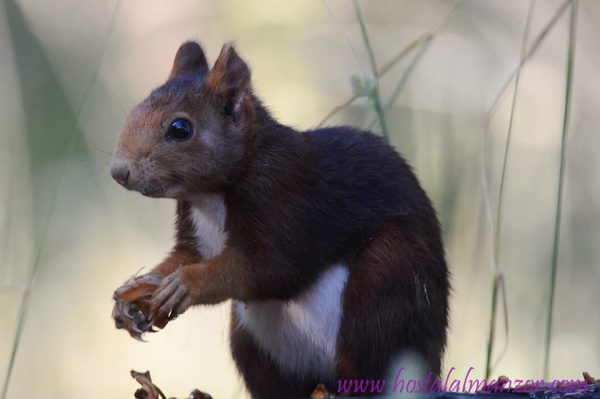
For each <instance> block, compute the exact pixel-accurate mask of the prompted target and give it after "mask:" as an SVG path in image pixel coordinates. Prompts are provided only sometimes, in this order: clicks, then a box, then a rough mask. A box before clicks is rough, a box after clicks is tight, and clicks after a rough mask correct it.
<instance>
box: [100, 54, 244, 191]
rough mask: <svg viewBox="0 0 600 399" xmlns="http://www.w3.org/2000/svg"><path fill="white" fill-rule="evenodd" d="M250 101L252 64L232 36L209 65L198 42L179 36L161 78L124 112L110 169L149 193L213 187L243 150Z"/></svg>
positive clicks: (230, 172) (121, 179) (223, 179)
mask: <svg viewBox="0 0 600 399" xmlns="http://www.w3.org/2000/svg"><path fill="white" fill-rule="evenodd" d="M253 102H254V100H253V96H252V91H251V85H250V69H249V68H248V66H247V65H246V63H245V62H244V61H243V60H242V59H241V58H240V57H239V56H238V54H237V53H236V51H235V49H234V48H233V46H232V45H231V44H230V43H227V44H225V45H224V46H223V48H222V50H221V53H220V54H219V57H218V58H217V60H216V62H215V64H214V66H213V67H212V69H210V70H209V68H208V64H207V62H206V57H205V56H204V52H203V51H202V48H201V47H200V45H198V43H195V42H187V43H184V44H182V45H181V47H179V50H178V51H177V54H176V55H175V61H174V63H173V68H172V70H171V74H170V75H169V79H168V80H167V82H166V83H165V84H164V85H162V86H160V87H159V88H157V89H156V90H154V91H153V92H152V93H151V94H150V95H149V96H148V97H147V98H146V99H145V100H144V101H142V102H141V103H140V104H139V105H138V106H137V107H136V108H135V109H134V110H133V111H132V112H131V114H130V115H129V117H128V119H127V122H126V124H125V127H124V129H123V131H122V133H121V136H120V138H119V143H118V147H117V151H116V153H115V156H114V158H113V160H112V162H111V167H110V168H111V175H112V176H113V178H114V179H115V180H116V181H117V182H119V183H120V184H121V185H123V186H124V187H126V188H127V189H130V190H135V191H139V192H141V193H142V194H144V195H147V196H151V197H168V198H186V197H188V196H191V195H194V194H196V193H199V192H202V191H207V190H214V189H218V188H219V187H221V186H223V185H224V184H227V183H228V182H229V181H230V179H231V177H232V175H233V173H234V172H235V171H236V170H237V168H239V164H240V161H241V160H242V158H243V157H244V154H245V150H246V147H247V142H248V140H249V137H248V136H249V133H248V130H249V129H247V128H246V126H248V125H249V123H251V120H252V117H253V113H254V106H253Z"/></svg>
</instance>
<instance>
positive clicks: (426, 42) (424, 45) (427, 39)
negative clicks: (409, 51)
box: [367, 0, 464, 130]
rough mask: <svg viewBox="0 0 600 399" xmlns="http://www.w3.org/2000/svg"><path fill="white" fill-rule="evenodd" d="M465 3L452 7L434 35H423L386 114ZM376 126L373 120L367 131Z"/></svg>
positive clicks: (393, 94)
mask: <svg viewBox="0 0 600 399" xmlns="http://www.w3.org/2000/svg"><path fill="white" fill-rule="evenodd" d="M463 2H464V0H460V1H459V2H457V3H456V4H455V5H454V7H452V9H451V10H450V12H448V14H447V15H446V17H445V18H444V19H443V20H442V22H441V23H440V24H439V25H438V27H437V28H436V29H435V31H434V32H433V33H427V34H425V35H423V39H422V41H421V43H420V47H419V50H418V51H417V54H416V55H415V56H414V58H413V60H412V61H411V63H410V64H409V65H408V67H407V68H406V71H405V72H404V73H403V74H402V77H401V78H400V80H399V81H398V83H396V86H395V87H394V89H393V90H392V93H391V94H390V98H389V99H388V101H387V103H386V104H385V108H384V111H385V113H386V114H387V113H388V112H389V111H390V109H391V108H392V107H393V106H394V104H395V103H396V100H397V99H398V96H399V95H400V93H401V92H402V89H403V88H404V86H405V85H406V83H407V82H408V79H409V77H410V76H411V75H412V73H413V71H414V70H415V68H416V67H417V65H418V64H419V62H420V61H421V59H422V58H423V55H425V52H426V51H427V50H428V49H429V46H431V43H432V42H433V39H435V38H436V37H437V36H438V35H439V34H440V32H442V31H443V30H444V29H445V28H446V26H448V23H449V22H450V20H451V19H452V16H453V15H454V12H455V11H456V10H457V9H458V8H459V7H460V6H461V5H462V4H463ZM376 124H377V120H376V119H374V120H372V121H371V123H369V125H368V127H367V130H371V129H372V128H373V127H374V126H375V125H376Z"/></svg>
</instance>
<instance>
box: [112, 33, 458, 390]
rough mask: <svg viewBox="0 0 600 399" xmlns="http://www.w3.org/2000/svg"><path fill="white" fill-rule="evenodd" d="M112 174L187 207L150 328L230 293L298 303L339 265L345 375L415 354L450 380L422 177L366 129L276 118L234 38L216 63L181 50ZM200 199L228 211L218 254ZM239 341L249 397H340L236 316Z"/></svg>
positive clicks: (191, 48) (444, 302) (440, 264)
mask: <svg viewBox="0 0 600 399" xmlns="http://www.w3.org/2000/svg"><path fill="white" fill-rule="evenodd" d="M180 117H184V118H186V119H187V120H189V121H190V122H191V124H192V125H193V127H194V132H193V135H192V136H191V138H189V139H188V140H185V141H180V142H173V141H172V140H169V139H168V129H169V125H170V124H171V122H172V121H173V120H174V119H176V118H180ZM112 171H113V176H115V178H117V177H118V179H117V180H119V181H120V182H121V184H123V185H124V186H125V187H127V188H128V189H131V190H136V191H140V192H141V193H142V194H144V195H147V196H152V197H168V198H174V199H176V200H177V203H178V207H177V243H176V245H175V248H174V249H173V251H172V252H171V254H170V255H169V256H168V257H167V259H166V260H165V261H163V262H162V263H161V264H160V265H159V266H157V267H156V268H155V269H153V270H152V271H151V273H150V274H151V275H153V274H154V275H160V277H161V279H162V283H161V287H160V288H159V289H158V290H157V291H156V292H155V293H153V298H152V300H151V306H150V313H151V314H153V315H154V318H155V319H160V320H162V319H166V318H170V317H171V318H172V317H174V316H177V315H178V314H180V313H182V312H184V311H185V310H186V309H187V308H188V307H190V306H193V305H198V304H214V303H219V302H222V301H225V300H228V299H235V300H239V301H243V302H245V303H253V302H259V301H263V300H279V301H288V300H291V299H294V298H295V297H297V296H298V295H299V294H301V293H303V292H305V291H306V290H308V289H309V288H310V287H311V286H312V285H313V284H314V283H315V282H316V281H317V280H318V279H319V277H320V276H321V275H323V273H324V272H326V271H327V270H328V268H329V267H330V266H331V265H333V264H339V263H342V264H345V265H347V267H348V271H349V277H348V280H347V283H346V287H345V290H344V293H343V298H342V305H343V316H342V320H341V326H340V330H339V335H338V341H337V349H336V356H335V362H336V370H335V372H336V375H335V378H369V377H372V378H382V377H383V376H384V374H385V373H386V371H387V369H388V367H389V366H390V365H391V362H392V361H393V360H394V359H395V358H396V356H399V355H402V354H408V353H416V354H418V355H420V356H421V357H422V358H423V360H424V362H425V364H426V365H427V367H428V369H429V371H432V372H433V373H434V374H438V373H439V372H440V363H441V355H442V353H443V350H444V346H445V343H446V327H447V323H448V294H449V282H448V270H447V267H446V263H445V260H444V252H443V247H442V241H441V234H440V229H439V226H438V222H437V218H436V216H435V212H434V211H433V208H432V207H431V204H430V202H429V200H428V198H427V196H426V195H425V193H424V192H423V190H422V189H421V187H420V185H419V183H418V181H417V179H416V177H415V176H414V174H413V173H412V171H411V170H410V168H409V167H408V165H406V163H405V162H404V160H403V159H402V158H401V157H400V156H399V155H398V154H397V153H396V152H395V151H394V150H393V149H392V148H391V147H389V146H387V145H385V144H383V143H382V142H381V140H380V139H379V138H378V137H376V136H374V135H372V134H370V133H366V132H359V131H356V130H354V129H351V128H343V127H340V128H330V129H321V130H315V131H309V132H305V133H300V132H296V131H295V130H293V129H291V128H289V127H286V126H283V125H281V124H279V123H277V122H276V121H275V120H274V119H273V118H272V117H271V116H270V115H269V113H268V112H267V111H266V109H265V108H264V107H263V106H262V104H261V103H260V101H259V100H258V99H257V98H256V97H255V96H254V95H253V94H252V88H251V79H250V69H249V68H248V66H247V65H246V63H245V62H244V61H243V60H242V59H241V58H240V57H239V56H238V54H237V53H236V51H235V49H234V48H233V46H231V45H230V44H226V45H225V46H224V47H223V49H222V51H221V53H220V55H219V57H218V58H217V60H216V62H215V65H214V66H213V67H212V69H210V70H208V66H207V65H206V59H205V57H204V54H203V52H202V50H201V49H200V47H199V46H198V45H197V44H195V43H192V44H190V43H186V44H184V45H182V47H181V48H180V49H179V51H178V52H177V56H176V59H175V62H174V65H173V68H172V72H171V75H170V78H169V80H168V81H167V83H166V84H165V85H163V86H161V87H160V88H158V89H156V90H155V91H153V92H152V93H151V94H150V96H149V97H148V98H147V99H146V100H144V101H143V102H142V103H141V104H140V105H139V106H138V107H137V108H136V109H135V110H134V111H133V112H132V113H131V115H130V117H129V119H128V121H127V124H126V126H125V128H124V130H123V133H122V135H121V138H120V140H119V146H118V150H117V154H116V157H115V161H114V164H113V170H112ZM203 193H204V194H206V193H213V194H219V195H222V197H223V199H224V204H225V207H226V210H227V217H226V221H225V229H226V231H227V234H228V239H227V242H226V246H225V249H224V250H223V251H222V252H221V253H220V254H218V255H216V256H214V257H212V258H209V257H207V256H206V255H205V254H202V253H200V251H199V250H198V247H197V245H196V241H195V237H194V226H193V225H192V221H191V217H190V212H191V207H192V204H193V198H194V196H197V195H202V194H203ZM180 266H181V267H180ZM142 280H143V279H142ZM231 347H232V354H233V357H234V359H235V361H236V364H237V365H238V368H239V370H240V372H241V373H242V375H243V376H244V379H245V381H246V385H247V386H248V389H249V390H250V392H251V393H252V395H253V396H254V397H261V398H271V397H292V396H297V395H305V396H307V395H308V394H310V389H312V387H314V386H315V385H316V384H317V383H319V382H325V383H327V384H328V385H330V389H331V388H335V386H331V385H332V384H334V383H335V380H333V379H332V378H331V376H318V377H314V376H313V377H307V375H310V373H307V374H306V375H291V374H289V373H285V372H283V371H282V370H280V369H279V368H278V367H277V365H276V363H275V362H274V361H273V359H271V358H270V357H269V356H268V354H266V353H264V352H262V351H261V350H260V349H259V348H258V347H257V345H256V342H254V341H253V340H252V337H250V336H249V334H248V333H247V332H246V331H244V330H243V328H242V327H241V326H240V321H239V320H238V319H237V316H236V314H235V313H234V314H232V332H231ZM309 387H310V388H309Z"/></svg>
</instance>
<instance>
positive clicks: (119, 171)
mask: <svg viewBox="0 0 600 399" xmlns="http://www.w3.org/2000/svg"><path fill="white" fill-rule="evenodd" d="M110 174H111V176H112V177H113V179H115V180H116V181H117V183H119V184H120V185H122V186H124V185H126V184H127V180H129V169H128V168H127V167H126V166H122V165H119V166H117V165H115V166H113V167H112V168H111V169H110Z"/></svg>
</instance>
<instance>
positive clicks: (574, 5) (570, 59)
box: [543, 0, 579, 379]
mask: <svg viewBox="0 0 600 399" xmlns="http://www.w3.org/2000/svg"><path fill="white" fill-rule="evenodd" d="M578 5H579V0H573V1H572V2H571V20H570V24H569V25H570V26H569V50H568V55H567V68H566V71H567V72H566V75H567V76H566V79H565V107H564V114H563V125H562V137H561V144H560V160H559V162H560V166H559V171H558V192H557V197H556V213H555V217H554V240H553V244H552V263H551V266H550V297H549V299H548V309H547V318H546V337H545V345H544V374H543V375H544V379H547V378H548V372H549V370H550V345H551V343H552V321H553V316H554V297H555V293H556V274H557V270H558V250H559V244H560V223H561V216H562V200H563V190H564V182H565V162H566V159H567V132H568V130H569V121H570V116H571V98H572V95H573V68H574V62H575V44H576V33H577V9H578Z"/></svg>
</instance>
